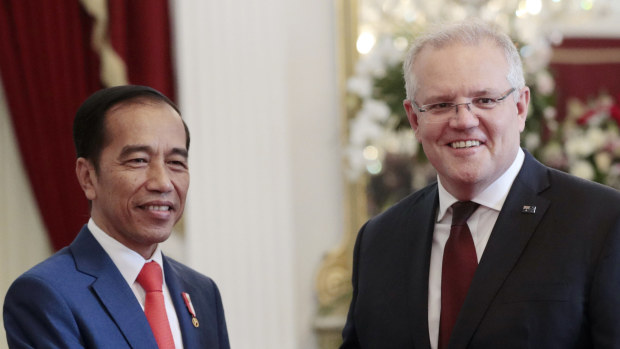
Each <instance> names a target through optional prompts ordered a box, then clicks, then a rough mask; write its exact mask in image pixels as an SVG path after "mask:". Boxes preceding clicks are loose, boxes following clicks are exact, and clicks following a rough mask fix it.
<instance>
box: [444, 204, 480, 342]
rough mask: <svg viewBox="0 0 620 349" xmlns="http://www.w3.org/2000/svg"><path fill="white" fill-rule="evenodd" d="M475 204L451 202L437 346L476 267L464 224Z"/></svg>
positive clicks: (451, 325)
mask: <svg viewBox="0 0 620 349" xmlns="http://www.w3.org/2000/svg"><path fill="white" fill-rule="evenodd" d="M478 206H479V205H478V204H476V203H474V202H471V201H459V202H456V203H455V204H454V205H452V227H451V228H450V237H449V238H448V241H447V242H446V247H445V248H444V251H443V265H442V269H441V317H440V320H439V348H440V349H443V348H447V347H448V343H449V342H450V335H451V334H452V329H453V328H454V324H455V323H456V318H457V317H458V315H459V312H460V310H461V307H462V306H463V302H464V301H465V296H466V295H467V291H468V290H469V285H470V284H471V280H472V279H473V277H474V273H475V272H476V267H478V258H477V256H476V247H475V246H474V240H473V239H472V237H471V231H470V230H469V227H468V226H467V219H469V217H470V216H471V215H472V213H474V211H475V210H476V209H477V208H478Z"/></svg>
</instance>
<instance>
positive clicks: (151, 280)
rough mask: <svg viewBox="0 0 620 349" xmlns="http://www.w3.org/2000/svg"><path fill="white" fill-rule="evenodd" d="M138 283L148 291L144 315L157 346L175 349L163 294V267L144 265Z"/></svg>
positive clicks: (160, 348) (150, 263) (153, 264)
mask: <svg viewBox="0 0 620 349" xmlns="http://www.w3.org/2000/svg"><path fill="white" fill-rule="evenodd" d="M136 281H138V283H139V284H140V286H142V288H144V290H145V291H146V298H145V300H144V314H145V315H146V319H147V320H148V322H149V325H150V326H151V330H152V331H153V334H154V335H155V340H156V341H157V346H158V347H159V349H168V348H174V339H173V337H172V331H171V330H170V323H169V322H168V316H167V315H166V305H165V304H164V293H163V292H162V284H163V278H162V272H161V267H160V266H159V264H157V262H154V261H153V262H149V263H146V264H144V267H142V270H141V271H140V274H138V278H137V279H136Z"/></svg>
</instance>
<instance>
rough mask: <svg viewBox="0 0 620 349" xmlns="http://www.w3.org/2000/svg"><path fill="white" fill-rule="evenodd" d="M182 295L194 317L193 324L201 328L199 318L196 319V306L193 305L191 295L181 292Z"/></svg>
mask: <svg viewBox="0 0 620 349" xmlns="http://www.w3.org/2000/svg"><path fill="white" fill-rule="evenodd" d="M181 294H182V295H183V300H184V301H185V306H186V307H187V310H188V311H189V313H190V314H191V315H192V324H193V325H194V327H198V326H200V323H199V322H198V318H197V317H196V310H194V305H193V304H192V299H191V298H190V297H189V293H187V292H181Z"/></svg>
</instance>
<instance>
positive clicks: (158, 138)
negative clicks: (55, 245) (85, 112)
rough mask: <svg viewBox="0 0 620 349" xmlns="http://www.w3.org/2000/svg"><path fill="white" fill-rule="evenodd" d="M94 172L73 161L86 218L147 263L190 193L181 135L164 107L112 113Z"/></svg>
mask: <svg viewBox="0 0 620 349" xmlns="http://www.w3.org/2000/svg"><path fill="white" fill-rule="evenodd" d="M105 134H106V141H105V146H104V148H103V150H102V152H101V157H100V159H99V170H98V171H96V170H95V168H94V166H93V164H92V162H91V161H89V160H86V159H84V158H78V160H77V163H76V173H77V176H78V180H79V181H80V184H81V186H82V189H83V190H84V193H85V194H86V197H87V198H88V199H89V200H91V202H92V208H91V216H92V218H93V220H94V221H95V223H96V224H97V226H99V227H100V228H101V229H102V230H103V231H105V232H106V233H107V234H108V235H110V236H111V237H113V238H114V239H116V240H118V241H119V242H121V243H122V244H124V245H125V246H127V247H129V248H130V249H132V250H134V251H136V252H138V253H139V254H141V255H142V256H143V257H144V258H146V259H148V258H150V257H151V255H152V253H153V252H154V251H155V248H156V247H157V244H158V243H160V242H163V241H165V240H166V239H168V237H169V236H170V233H171V232H172V228H173V226H174V224H175V223H176V222H177V221H178V220H179V219H180V218H181V216H182V214H183V209H184V207H185V197H186V194H187V189H188V187H189V172H188V163H187V148H186V146H185V144H186V142H185V140H186V134H185V129H184V127H183V123H182V120H181V117H180V115H179V114H178V113H177V112H176V111H175V110H174V109H173V108H172V107H171V106H170V105H168V104H166V103H163V102H158V101H150V100H145V99H140V100H133V101H128V102H124V103H122V104H120V105H117V106H115V107H112V108H111V109H110V110H108V112H107V113H106V118H105Z"/></svg>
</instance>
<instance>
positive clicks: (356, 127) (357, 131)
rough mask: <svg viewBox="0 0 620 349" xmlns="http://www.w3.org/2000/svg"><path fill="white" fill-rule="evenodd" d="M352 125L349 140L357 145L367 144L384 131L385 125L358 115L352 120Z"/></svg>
mask: <svg viewBox="0 0 620 349" xmlns="http://www.w3.org/2000/svg"><path fill="white" fill-rule="evenodd" d="M350 126H351V129H350V131H349V132H350V133H349V140H350V142H351V144H353V145H354V146H357V147H364V146H366V145H367V144H368V143H371V142H372V140H375V139H378V138H379V137H380V136H381V134H382V133H383V127H382V126H381V125H379V124H378V123H376V122H375V121H374V120H372V119H371V118H367V117H357V118H355V119H353V120H351V124H350Z"/></svg>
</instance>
